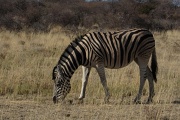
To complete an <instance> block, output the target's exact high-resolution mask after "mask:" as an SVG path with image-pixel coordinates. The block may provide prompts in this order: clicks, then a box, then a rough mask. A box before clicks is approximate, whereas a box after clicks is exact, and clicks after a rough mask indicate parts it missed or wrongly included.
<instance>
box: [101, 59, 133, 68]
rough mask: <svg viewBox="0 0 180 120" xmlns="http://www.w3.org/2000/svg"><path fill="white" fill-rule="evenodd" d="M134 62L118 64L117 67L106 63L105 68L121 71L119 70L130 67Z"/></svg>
mask: <svg viewBox="0 0 180 120" xmlns="http://www.w3.org/2000/svg"><path fill="white" fill-rule="evenodd" d="M132 61H133V60H131V61H129V62H125V63H123V64H122V65H121V64H120V63H119V62H117V63H116V64H115V65H114V64H106V63H105V62H104V66H105V68H110V69H119V68H123V67H126V66H127V65H129V64H130V63H131V62H132Z"/></svg>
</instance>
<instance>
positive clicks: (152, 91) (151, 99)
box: [146, 67, 155, 104]
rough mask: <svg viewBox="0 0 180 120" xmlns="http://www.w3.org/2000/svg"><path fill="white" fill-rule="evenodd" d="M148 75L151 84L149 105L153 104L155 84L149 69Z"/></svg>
mask: <svg viewBox="0 0 180 120" xmlns="http://www.w3.org/2000/svg"><path fill="white" fill-rule="evenodd" d="M147 75H148V82H149V97H148V100H147V102H146V103H147V104H149V103H152V102H153V97H154V95H155V93H154V82H153V75H152V72H151V70H150V69H149V67H147Z"/></svg>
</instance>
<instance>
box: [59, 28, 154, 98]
mask: <svg viewBox="0 0 180 120" xmlns="http://www.w3.org/2000/svg"><path fill="white" fill-rule="evenodd" d="M151 56H152V60H151V62H152V64H151V69H150V68H149V67H148V65H147V64H148V62H149V59H150V57H151ZM133 60H134V61H135V62H136V63H137V64H138V66H139V68H140V87H139V92H138V95H137V97H136V98H135V102H138V101H139V100H140V97H141V94H142V89H143V86H144V83H145V79H146V78H148V81H149V86H150V87H149V90H150V94H149V98H148V102H151V101H152V97H153V96H154V84H153V80H154V81H155V82H156V80H157V79H156V73H157V61H156V52H155V40H154V38H153V35H152V33H151V32H149V31H148V30H146V29H131V30H125V31H117V32H104V33H103V32H92V33H88V34H85V35H83V36H81V37H79V38H76V39H75V40H74V41H73V42H71V43H70V45H69V46H68V47H67V48H66V49H65V51H64V52H63V54H62V55H61V57H60V60H59V62H58V65H57V66H58V67H59V68H60V69H61V70H62V73H63V76H64V78H65V79H66V80H68V81H69V80H70V78H71V76H72V75H73V73H74V71H75V70H76V69H77V68H78V67H79V66H80V65H82V66H83V79H82V90H81V94H80V97H79V98H80V99H83V98H84V97H85V89H86V85H87V81H88V76H89V72H90V70H91V68H92V67H94V68H96V69H97V72H98V74H99V76H100V79H101V83H102V85H103V87H104V90H105V94H106V97H105V101H106V102H107V101H108V99H109V96H110V95H109V91H108V87H107V83H106V77H105V72H104V68H111V69H117V68H122V67H125V66H127V65H128V64H129V63H131V62H132V61H133ZM57 93H58V92H57Z"/></svg>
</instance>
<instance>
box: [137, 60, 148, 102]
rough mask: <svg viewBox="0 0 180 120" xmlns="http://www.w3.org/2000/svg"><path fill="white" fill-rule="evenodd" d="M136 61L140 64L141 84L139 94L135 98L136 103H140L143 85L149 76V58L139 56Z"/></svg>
mask: <svg viewBox="0 0 180 120" xmlns="http://www.w3.org/2000/svg"><path fill="white" fill-rule="evenodd" d="M135 62H136V63H137V64H138V65H139V69H140V85H139V91H138V94H137V96H136V98H135V99H134V103H136V104H139V103H141V95H142V90H143V87H144V84H145V81H146V78H147V64H148V60H147V59H143V58H138V59H135Z"/></svg>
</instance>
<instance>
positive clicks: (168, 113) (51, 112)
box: [0, 97, 180, 120]
mask: <svg viewBox="0 0 180 120" xmlns="http://www.w3.org/2000/svg"><path fill="white" fill-rule="evenodd" d="M176 101H179V100H178V99H177V100H176ZM179 118H180V104H179V102H175V103H172V104H158V103H156V104H150V105H145V104H138V105H133V104H130V105H126V104H115V103H113V102H111V103H110V104H104V103H95V104H92V103H89V104H88V103H84V104H77V103H76V102H74V101H73V103H71V104H69V103H68V102H66V103H64V104H53V103H52V100H50V99H45V98H41V100H33V99H11V98H5V97H0V119H2V120H32V119H33V120H50V119H56V120H66V119H67V120H68V119H69V120H72V119H73V120H77V119H78V120H87V119H93V120H94V119H95V120H96V119H98V120H120V119H121V120H131V119H133V120H135V119H136V120H138V119H144V120H145V119H146V120H155V119H156V120H157V119H158V120H178V119H179Z"/></svg>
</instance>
